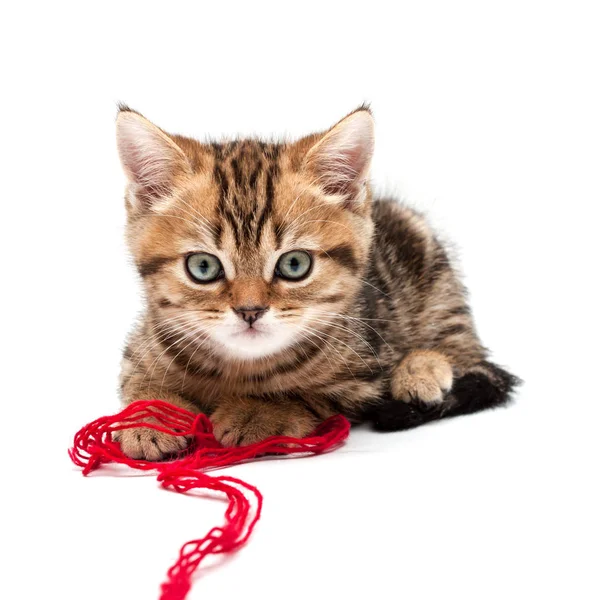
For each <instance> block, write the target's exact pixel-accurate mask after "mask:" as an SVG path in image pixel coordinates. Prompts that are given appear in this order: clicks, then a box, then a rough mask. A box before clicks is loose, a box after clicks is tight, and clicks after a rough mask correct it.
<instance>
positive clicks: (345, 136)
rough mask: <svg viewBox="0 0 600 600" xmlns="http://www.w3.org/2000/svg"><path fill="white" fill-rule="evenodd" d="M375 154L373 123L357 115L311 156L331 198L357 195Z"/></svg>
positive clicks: (361, 113) (362, 113)
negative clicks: (333, 195) (332, 196)
mask: <svg viewBox="0 0 600 600" xmlns="http://www.w3.org/2000/svg"><path fill="white" fill-rule="evenodd" d="M372 154H373V120H372V118H371V115H370V114H369V113H368V112H366V111H359V112H356V113H354V114H352V115H350V116H349V117H346V118H345V119H344V120H343V121H341V122H340V123H339V124H338V125H336V126H335V127H334V128H333V129H332V130H331V131H329V133H327V134H326V135H325V137H324V138H323V139H322V140H321V141H320V142H319V143H317V144H316V145H315V146H314V147H313V148H312V149H311V150H310V151H309V154H308V157H307V158H308V162H309V164H310V165H312V168H313V169H314V171H315V172H316V173H317V175H318V182H319V184H320V185H321V187H322V188H323V189H324V191H325V192H326V193H327V194H341V195H345V196H349V195H351V194H353V193H354V192H355V191H356V190H357V188H358V186H359V184H360V183H362V181H364V180H365V178H366V176H367V172H368V167H369V164H370V162H371V157H372Z"/></svg>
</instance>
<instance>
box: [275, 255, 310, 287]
mask: <svg viewBox="0 0 600 600" xmlns="http://www.w3.org/2000/svg"><path fill="white" fill-rule="evenodd" d="M311 267H312V258H311V256H310V254H309V253H308V252H305V251H304V250H292V251H291V252H286V253H285V254H282V255H281V257H280V258H279V261H278V262H277V267H276V268H275V275H276V276H277V277H282V278H283V279H293V280H298V279H302V278H303V277H306V276H307V275H308V273H309V272H310V268H311Z"/></svg>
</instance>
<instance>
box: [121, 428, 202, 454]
mask: <svg viewBox="0 0 600 600" xmlns="http://www.w3.org/2000/svg"><path fill="white" fill-rule="evenodd" d="M115 439H116V440H117V441H118V442H119V443H120V444H121V450H123V452H124V453H125V454H126V455H127V456H128V457H129V458H133V459H135V460H152V461H159V460H164V459H165V458H168V457H169V456H173V455H175V454H177V453H179V452H181V451H182V450H185V449H186V448H187V446H188V444H189V442H190V440H189V439H188V438H187V437H184V436H177V435H169V434H168V433H163V432H162V431H156V430H155V429H150V428H149V427H136V428H134V429H122V430H121V431H118V432H117V433H116V434H115Z"/></svg>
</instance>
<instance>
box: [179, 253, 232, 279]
mask: <svg viewBox="0 0 600 600" xmlns="http://www.w3.org/2000/svg"><path fill="white" fill-rule="evenodd" d="M185 266H186V268H187V272H188V274H189V275H190V277H191V278H192V279H193V280H194V281H197V282H199V283H210V282H211V281H215V279H220V278H221V277H223V275H224V273H223V266H222V265H221V261H220V260H219V259H218V258H217V257H216V256H213V255H212V254H206V253H205V252H198V254H190V255H189V256H188V257H187V258H186V260H185Z"/></svg>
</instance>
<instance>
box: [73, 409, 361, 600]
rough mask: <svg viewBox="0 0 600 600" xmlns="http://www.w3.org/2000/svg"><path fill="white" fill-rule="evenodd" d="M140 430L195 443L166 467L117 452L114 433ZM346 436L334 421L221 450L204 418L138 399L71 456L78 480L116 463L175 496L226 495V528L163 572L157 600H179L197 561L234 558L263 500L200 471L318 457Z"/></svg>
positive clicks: (97, 427)
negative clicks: (153, 478)
mask: <svg viewBox="0 0 600 600" xmlns="http://www.w3.org/2000/svg"><path fill="white" fill-rule="evenodd" d="M148 419H151V420H150V422H149V421H148ZM140 426H143V427H150V428H152V429H155V430H156V431H162V432H163V433H168V434H171V435H179V436H193V442H192V444H191V445H190V447H189V449H188V450H186V451H185V452H183V453H181V455H180V456H178V457H176V458H175V460H173V461H171V462H159V463H157V462H151V461H147V460H135V459H131V458H128V457H127V456H125V454H123V452H122V451H121V447H120V445H119V443H118V442H117V441H114V440H113V436H112V434H113V433H114V432H117V431H120V430H122V429H130V428H132V427H140ZM349 431H350V424H349V423H348V421H347V420H346V419H345V418H344V417H343V416H341V415H337V416H335V417H331V418H330V419H327V420H326V421H324V422H323V423H322V424H321V425H319V426H318V427H317V428H316V429H315V431H314V432H313V433H312V434H311V435H309V436H308V437H305V438H302V439H296V438H291V437H287V436H275V437H271V438H268V439H266V440H263V441H262V442H258V443H256V444H252V445H249V446H240V447H235V448H226V447H224V446H221V444H220V443H219V442H218V441H217V440H216V439H215V437H214V435H213V433H212V424H211V422H210V421H209V419H208V418H207V417H206V416H205V415H194V414H193V413H191V412H189V411H187V410H184V409H181V408H178V407H176V406H173V405H171V404H169V403H167V402H164V401H162V400H140V401H138V402H134V403H132V404H130V405H129V406H127V407H126V408H125V409H124V410H122V411H121V412H120V413H118V414H116V415H113V416H111V417H101V418H100V419H96V420H95V421H93V422H92V423H90V424H89V425H86V426H85V427H83V428H82V429H81V430H80V431H79V432H78V433H77V434H76V435H75V439H74V441H73V447H72V448H71V449H70V450H69V456H70V457H71V460H72V461H73V462H74V463H75V464H76V465H77V466H79V467H82V468H83V474H84V475H88V474H89V473H90V472H91V471H93V470H94V469H97V468H98V467H100V466H101V465H102V464H103V463H109V462H114V463H120V464H124V465H128V466H129V467H132V468H133V469H141V470H146V471H150V470H155V471H158V481H159V482H160V484H161V486H162V487H164V488H166V489H172V490H173V491H175V492H179V493H182V494H184V493H186V492H188V491H189V490H192V489H200V488H203V489H209V490H213V491H216V492H221V493H223V494H225V495H226V497H227V499H228V501H229V506H228V507H227V510H226V511H225V523H224V524H223V525H222V526H220V527H213V528H212V529H211V530H210V531H209V532H208V533H207V534H206V535H205V536H204V537H203V538H200V539H197V540H192V541H190V542H187V543H185V544H184V545H183V546H182V547H181V550H180V551H179V558H178V560H177V562H176V563H175V564H174V565H173V566H172V567H171V568H170V569H169V571H168V572H167V581H166V582H165V583H163V584H162V586H161V595H160V600H183V598H185V596H186V595H187V593H188V591H189V589H190V587H191V579H192V575H193V573H194V571H195V570H196V569H197V568H198V566H199V565H200V563H201V562H202V561H203V560H204V559H205V558H206V557H207V556H208V555H210V554H222V553H225V552H233V551H235V550H237V549H238V548H239V547H240V546H242V545H243V544H244V543H245V542H246V541H247V540H248V538H249V537H250V535H251V533H252V530H253V529H254V526H255V525H256V522H257V521H258V519H259V518H260V513H261V510H262V495H261V493H260V492H259V491H258V490H257V489H256V488H255V487H254V486H252V485H250V484H248V483H245V482H244V481H241V480H240V479H237V478H235V477H226V476H220V477H219V476H212V475H207V474H206V471H208V470H212V469H218V468H222V467H228V466H231V465H235V464H237V463H240V462H243V461H248V460H251V459H254V458H257V457H261V456H265V455H286V454H302V453H304V454H320V453H322V452H325V451H327V450H330V449H332V448H335V447H336V446H338V445H339V444H340V443H341V442H342V441H344V440H345V439H346V438H347V437H348V433H349ZM249 497H252V498H253V499H254V503H252V502H251V501H250V499H249ZM253 507H254V508H253Z"/></svg>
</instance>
